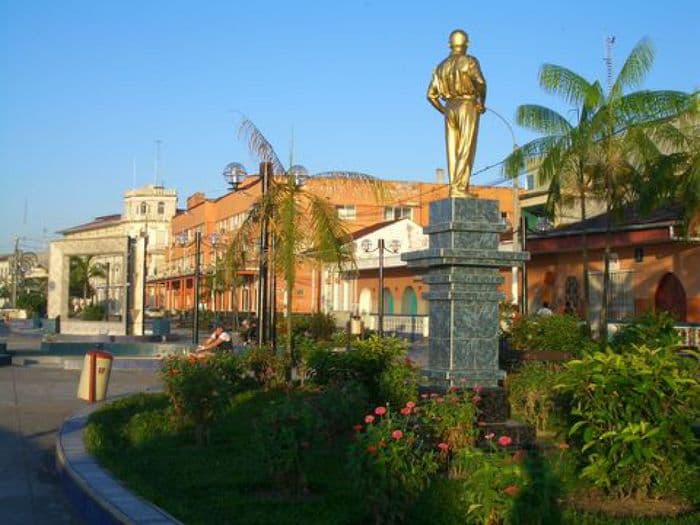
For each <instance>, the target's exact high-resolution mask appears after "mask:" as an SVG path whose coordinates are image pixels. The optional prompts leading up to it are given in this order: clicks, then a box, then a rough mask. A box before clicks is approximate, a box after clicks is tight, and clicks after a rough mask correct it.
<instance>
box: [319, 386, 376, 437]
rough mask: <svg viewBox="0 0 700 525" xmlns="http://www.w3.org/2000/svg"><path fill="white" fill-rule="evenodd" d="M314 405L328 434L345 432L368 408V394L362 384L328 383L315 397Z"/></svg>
mask: <svg viewBox="0 0 700 525" xmlns="http://www.w3.org/2000/svg"><path fill="white" fill-rule="evenodd" d="M314 403H315V405H316V408H317V410H318V412H319V414H320V416H321V418H322V420H323V425H324V429H325V430H326V431H327V432H328V433H329V434H340V433H343V432H347V431H348V430H349V428H350V424H351V422H353V421H357V420H358V419H360V418H361V417H362V415H363V414H364V413H365V411H366V409H367V407H368V406H369V394H368V393H367V389H366V388H365V386H364V385H363V384H362V383H358V382H357V381H346V382H342V383H330V384H328V385H327V386H325V387H324V388H323V389H322V390H321V392H320V393H319V394H318V396H316V398H315V400H314Z"/></svg>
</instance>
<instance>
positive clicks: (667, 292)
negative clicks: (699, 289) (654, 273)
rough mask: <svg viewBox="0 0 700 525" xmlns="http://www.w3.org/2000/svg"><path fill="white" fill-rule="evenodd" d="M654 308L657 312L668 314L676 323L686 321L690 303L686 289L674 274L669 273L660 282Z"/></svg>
mask: <svg viewBox="0 0 700 525" xmlns="http://www.w3.org/2000/svg"><path fill="white" fill-rule="evenodd" d="M654 306H655V309H656V311H657V312H668V313H669V314H671V316H673V318H674V319H675V320H676V321H679V322H682V323H684V322H685V321H686V316H687V308H688V301H687V299H686V295H685V288H683V283H681V281H680V279H678V277H676V275H675V274H674V273H672V272H668V273H667V274H666V275H664V276H663V277H662V278H661V280H660V281H659V286H658V287H657V288H656V295H655V297H654Z"/></svg>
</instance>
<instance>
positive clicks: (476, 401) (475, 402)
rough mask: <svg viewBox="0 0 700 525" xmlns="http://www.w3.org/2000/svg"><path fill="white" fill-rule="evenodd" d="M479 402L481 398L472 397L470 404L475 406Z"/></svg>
mask: <svg viewBox="0 0 700 525" xmlns="http://www.w3.org/2000/svg"><path fill="white" fill-rule="evenodd" d="M480 401H481V398H480V397H479V396H474V397H472V403H474V404H475V405H477V404H479V402H480Z"/></svg>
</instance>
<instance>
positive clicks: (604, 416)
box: [557, 346, 700, 496]
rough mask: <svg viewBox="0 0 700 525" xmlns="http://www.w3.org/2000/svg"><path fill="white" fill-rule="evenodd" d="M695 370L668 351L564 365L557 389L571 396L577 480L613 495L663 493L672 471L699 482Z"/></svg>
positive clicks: (637, 349)
mask: <svg viewBox="0 0 700 525" xmlns="http://www.w3.org/2000/svg"><path fill="white" fill-rule="evenodd" d="M699 373H700V365H699V364H698V360H697V359H695V358H688V357H681V356H679V355H678V354H676V353H675V351H674V348H672V347H671V348H669V347H665V348H649V347H646V346H631V347H628V348H627V349H626V351H625V352H624V353H622V354H618V353H614V352H613V351H612V350H610V349H608V350H606V351H605V352H595V353H592V354H590V355H588V356H585V357H584V358H583V359H581V360H578V361H571V362H569V363H568V364H567V365H566V371H565V372H564V373H563V374H562V377H561V379H560V382H559V385H557V389H558V390H559V391H560V392H562V393H563V394H565V395H567V396H570V399H571V414H572V418H573V421H572V423H573V424H572V425H571V427H570V429H569V439H570V440H571V442H572V444H573V445H574V447H575V448H576V450H577V451H578V452H579V453H580V455H581V460H582V463H581V464H582V468H581V470H580V475H581V476H582V477H583V478H584V479H586V480H588V481H590V482H592V483H593V485H594V486H596V487H599V488H601V489H603V490H605V491H606V492H607V493H610V494H612V495H614V496H628V495H638V496H657V495H663V494H664V493H666V491H667V490H668V487H670V486H672V485H673V478H674V476H675V472H677V471H682V472H685V473H686V474H688V475H690V476H691V477H692V475H694V476H695V479H697V476H698V474H699V473H700V471H699V470H698V465H697V453H698V450H699V447H700V442H699V440H698V438H697V437H695V436H694V434H693V432H692V430H691V424H692V423H694V422H696V421H698V420H699V419H700V383H699V382H698V374H699Z"/></svg>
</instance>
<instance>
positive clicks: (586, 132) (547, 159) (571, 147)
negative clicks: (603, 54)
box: [505, 40, 692, 334]
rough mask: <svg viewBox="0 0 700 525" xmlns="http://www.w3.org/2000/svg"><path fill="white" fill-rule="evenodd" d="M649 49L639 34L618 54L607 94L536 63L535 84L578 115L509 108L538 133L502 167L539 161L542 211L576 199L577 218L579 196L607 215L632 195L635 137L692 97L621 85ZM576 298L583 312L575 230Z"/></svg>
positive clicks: (637, 74)
mask: <svg viewBox="0 0 700 525" xmlns="http://www.w3.org/2000/svg"><path fill="white" fill-rule="evenodd" d="M653 56H654V54H653V49H652V47H651V44H650V42H649V41H648V40H641V41H640V42H639V43H638V44H637V45H636V46H635V47H634V49H633V50H632V51H631V53H630V55H629V56H628V57H627V59H626V60H625V62H624V64H623V66H622V68H621V70H620V72H619V74H618V75H617V78H616V79H615V81H614V82H612V83H611V85H610V87H609V89H608V91H607V93H606V92H605V91H604V89H603V87H602V85H601V84H600V82H598V81H594V82H589V81H587V80H585V79H584V78H583V77H581V76H580V75H578V74H576V73H574V72H573V71H571V70H569V69H567V68H564V67H561V66H557V65H553V64H545V65H543V66H542V68H541V70H540V75H539V81H540V86H541V87H542V88H543V89H544V90H545V91H547V92H548V93H552V94H556V95H560V96H562V97H563V98H564V100H565V101H566V102H567V103H568V104H574V105H576V109H577V113H578V120H577V121H576V122H575V123H571V122H569V121H568V119H566V118H565V117H563V116H562V115H561V114H559V113H557V112H556V111H554V110H552V109H549V108H546V107H543V106H539V105H524V106H520V107H519V108H518V110H517V115H516V121H517V123H518V124H519V125H521V126H524V127H527V128H529V129H531V130H533V131H536V132H538V133H541V134H543V135H544V136H543V137H540V138H537V139H535V140H533V141H531V142H529V143H528V144H526V145H525V146H523V147H522V148H519V149H518V150H516V151H515V152H514V153H512V154H511V155H510V156H509V157H508V158H507V159H506V162H505V172H506V174H508V175H509V176H516V175H517V173H518V172H519V171H520V170H521V169H522V167H523V166H524V165H525V163H526V162H527V161H536V162H538V163H539V168H538V174H539V176H540V179H541V180H542V181H544V182H545V183H547V182H548V183H549V197H548V206H547V208H548V210H549V211H550V212H551V211H553V210H554V209H555V207H560V208H561V206H563V205H566V204H568V203H570V202H571V200H572V199H576V200H578V201H579V206H580V210H581V220H582V221H585V219H586V202H587V200H590V198H594V199H596V200H598V201H599V202H602V203H604V204H605V207H606V211H607V216H608V218H609V219H610V218H611V217H612V216H613V215H614V214H616V213H619V212H620V211H621V210H622V208H623V207H624V206H625V205H626V204H628V203H629V202H630V201H632V200H633V199H634V198H635V197H636V196H638V192H637V190H636V188H635V185H634V184H635V183H636V184H637V185H638V184H639V183H640V176H642V177H643V176H648V172H647V173H646V175H644V174H643V173H642V172H640V170H639V169H638V168H639V165H638V163H636V160H638V159H639V158H640V157H641V155H640V152H641V151H642V150H643V149H644V144H643V141H642V140H641V137H642V136H648V134H649V133H652V132H653V130H654V129H657V128H658V127H659V126H662V125H664V124H666V123H668V121H669V119H672V118H674V117H677V116H678V115H679V114H681V113H683V112H684V111H687V110H688V109H689V108H690V107H691V103H692V95H690V94H687V93H682V92H678V91H667V90H666V91H635V92H633V93H629V94H625V91H626V90H628V89H630V88H633V87H636V86H638V85H639V84H641V82H642V80H643V79H644V76H645V75H646V73H647V72H648V71H649V70H650V68H651V66H652V64H653ZM610 241H611V222H610V220H609V221H608V227H607V234H606V247H605V255H604V272H603V297H602V304H601V334H603V333H604V332H603V331H604V330H605V322H606V320H607V311H608V290H609V259H610ZM582 251H583V287H584V302H585V305H584V306H585V308H586V312H587V317H588V309H589V307H590V296H589V286H588V273H589V272H588V262H589V261H588V259H589V257H588V246H587V237H586V231H585V229H584V230H583V231H582Z"/></svg>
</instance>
